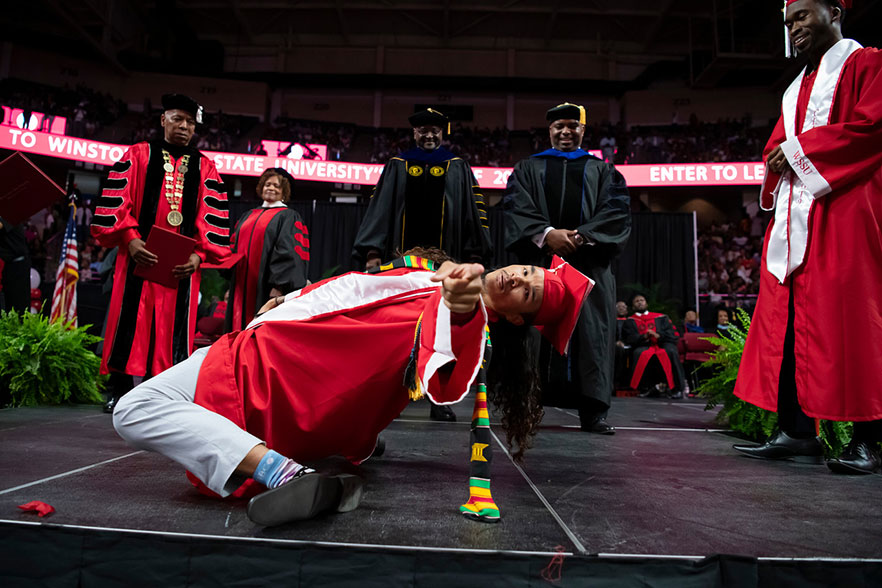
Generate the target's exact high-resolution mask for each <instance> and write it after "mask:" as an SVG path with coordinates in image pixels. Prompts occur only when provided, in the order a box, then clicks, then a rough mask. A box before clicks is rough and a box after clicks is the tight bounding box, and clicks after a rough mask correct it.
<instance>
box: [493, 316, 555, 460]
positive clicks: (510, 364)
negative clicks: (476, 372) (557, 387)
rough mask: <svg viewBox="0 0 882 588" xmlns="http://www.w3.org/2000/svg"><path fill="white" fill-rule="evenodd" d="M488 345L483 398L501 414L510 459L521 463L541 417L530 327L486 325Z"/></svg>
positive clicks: (536, 367) (507, 323)
mask: <svg viewBox="0 0 882 588" xmlns="http://www.w3.org/2000/svg"><path fill="white" fill-rule="evenodd" d="M490 342H491V344H492V347H491V354H490V365H489V366H488V368H487V398H488V399H489V400H490V401H491V402H492V403H493V404H494V405H495V406H496V407H497V408H498V409H499V410H500V411H501V412H502V426H503V428H504V429H505V440H506V443H507V444H508V447H509V449H514V448H515V446H516V447H517V450H516V451H513V452H512V457H513V458H514V460H515V461H517V462H519V463H520V462H523V459H524V452H525V451H526V450H527V449H529V448H530V446H531V445H532V444H533V437H534V436H535V435H536V431H537V429H538V428H539V423H540V422H542V417H543V416H545V410H544V409H543V408H542V389H541V385H540V380H539V368H538V365H539V364H538V357H537V355H536V348H537V345H536V344H535V341H534V340H533V337H532V334H531V327H530V325H527V324H524V325H521V326H517V325H513V324H512V323H510V322H508V321H506V320H504V319H500V320H498V321H496V322H491V323H490Z"/></svg>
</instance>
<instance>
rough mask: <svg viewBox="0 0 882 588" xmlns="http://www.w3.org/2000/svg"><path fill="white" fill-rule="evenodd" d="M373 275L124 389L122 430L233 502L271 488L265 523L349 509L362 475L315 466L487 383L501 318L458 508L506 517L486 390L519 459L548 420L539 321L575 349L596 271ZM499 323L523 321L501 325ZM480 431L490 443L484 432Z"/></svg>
mask: <svg viewBox="0 0 882 588" xmlns="http://www.w3.org/2000/svg"><path fill="white" fill-rule="evenodd" d="M436 268H437V271H435V270H436ZM374 271H375V272H376V273H373V274H364V273H359V272H351V273H348V274H344V275H343V276H339V277H336V278H330V279H328V280H324V281H322V282H319V283H317V284H313V285H310V286H307V287H306V288H304V289H302V290H300V291H298V292H293V293H291V294H289V295H287V296H284V297H283V296H280V297H278V298H277V299H273V300H271V301H269V302H268V303H267V304H266V305H264V307H263V308H262V309H261V310H262V312H263V314H261V315H259V316H258V317H257V318H255V320H254V321H252V322H251V324H250V325H249V326H248V328H247V329H245V330H244V331H241V332H239V333H231V334H229V335H226V336H224V337H223V338H221V339H220V340H219V341H218V342H216V343H215V344H214V345H212V347H211V348H209V349H200V350H198V351H197V352H196V353H194V354H193V356H191V357H190V358H189V359H188V360H187V361H185V362H183V363H181V364H178V365H176V366H174V367H173V368H171V369H170V370H168V371H167V372H165V373H163V374H160V375H159V376H157V377H155V378H153V379H151V380H149V381H147V382H144V383H142V384H141V385H140V386H139V387H138V388H136V389H135V390H134V391H132V393H130V394H128V395H127V396H126V397H124V398H123V399H121V400H120V403H119V405H118V406H117V410H116V411H115V413H114V426H115V428H116V430H117V432H119V434H120V435H121V436H122V437H123V438H124V439H126V441H128V442H129V443H130V444H131V445H133V446H135V447H140V448H144V449H150V450H153V451H157V452H159V453H162V454H164V455H166V456H168V457H169V458H171V459H173V460H175V461H177V462H178V463H180V464H181V465H183V466H184V467H186V468H187V469H188V470H189V472H191V474H192V479H193V480H194V482H198V484H199V485H200V486H201V487H203V488H204V487H207V488H209V489H211V490H212V491H214V492H215V493H217V494H220V495H222V496H227V495H230V494H232V493H235V494H236V495H239V494H241V493H243V492H245V491H246V490H247V489H248V488H249V487H251V488H252V489H262V487H261V485H262V486H266V487H267V488H270V491H269V492H264V493H263V494H260V495H258V496H255V497H254V498H253V499H252V500H251V502H250V503H249V508H248V515H249V517H250V518H251V519H252V520H253V521H254V522H257V523H259V524H264V525H269V524H279V523H282V522H288V521H292V520H300V519H303V518H309V517H311V516H313V515H314V514H316V513H317V512H320V511H322V510H338V511H346V510H351V509H352V508H355V507H356V506H357V504H358V500H359V497H360V487H361V485H360V482H359V481H358V480H354V479H352V477H351V476H346V475H342V476H335V477H322V476H320V475H319V474H317V473H315V472H314V471H312V470H309V469H308V468H306V467H305V466H303V465H302V462H304V461H307V462H308V461H310V460H315V459H318V458H322V457H327V456H330V455H342V456H345V457H347V458H348V459H349V460H351V461H352V462H354V463H359V462H361V461H363V460H365V459H367V458H368V457H370V456H371V454H372V453H373V452H374V450H375V447H376V446H377V436H378V434H379V433H380V431H382V430H383V429H384V428H385V427H386V426H387V425H388V424H389V423H390V422H391V421H392V420H393V419H394V418H395V417H397V416H398V415H399V414H400V412H401V410H402V409H403V408H404V407H405V405H406V404H407V402H408V401H409V400H410V399H412V398H415V397H416V396H418V395H420V394H425V395H427V396H428V397H429V398H430V399H431V400H433V401H434V402H437V403H439V404H444V405H448V404H453V403H456V402H459V401H460V400H462V399H463V398H464V397H465V395H466V394H467V393H468V392H469V389H470V387H471V386H472V385H473V384H475V383H476V382H479V383H480V384H484V383H485V382H483V381H481V380H480V377H481V373H482V372H483V369H482V363H483V361H485V360H487V357H486V354H485V351H486V349H487V328H488V321H489V323H490V325H491V326H490V337H491V338H493V339H494V340H495V342H494V351H493V357H492V358H490V359H489V367H488V369H487V375H488V378H487V380H486V388H487V392H484V391H483V390H482V389H481V388H480V386H479V388H478V390H477V396H476V404H475V412H474V417H475V418H474V422H473V431H472V439H473V443H472V461H473V462H477V463H473V467H472V469H471V471H470V473H471V476H470V500H469V502H468V503H467V504H466V505H463V507H462V509H461V512H463V514H465V515H466V516H469V518H477V519H479V520H493V519H494V518H495V519H498V509H497V508H496V507H495V504H494V503H493V501H492V498H491V496H490V490H489V477H488V473H489V472H488V471H487V470H486V469H482V467H480V466H483V465H486V466H489V459H488V458H489V445H490V439H489V430H488V429H486V428H487V426H488V424H489V423H488V417H487V406H486V397H487V393H489V396H490V398H491V400H493V401H494V403H495V404H496V405H497V406H498V407H499V408H500V411H501V412H502V422H503V423H504V424H505V427H506V434H507V438H508V440H509V443H510V444H512V442H514V445H516V446H517V451H516V452H514V453H513V457H515V458H516V459H519V458H520V456H522V455H523V452H524V450H525V449H526V447H527V446H528V445H529V440H530V438H531V436H532V435H533V433H534V432H535V430H536V427H537V426H538V423H539V421H540V420H541V416H542V406H541V404H540V403H539V390H538V381H539V378H538V372H537V369H536V361H535V357H533V358H532V359H530V357H531V356H529V355H527V354H525V353H527V352H528V351H529V350H530V349H532V346H531V344H530V343H531V338H530V336H529V324H528V323H530V324H533V325H536V326H537V327H538V328H539V330H540V332H541V333H542V335H543V336H544V337H546V338H547V339H548V340H550V341H551V342H552V343H553V344H554V346H555V347H556V348H557V349H559V351H560V352H565V351H566V348H567V345H568V343H569V339H570V336H571V334H572V332H573V329H574V327H575V325H576V320H577V317H578V314H579V309H580V308H581V305H582V301H583V300H584V298H585V296H586V295H587V293H588V291H589V290H590V287H591V280H589V279H588V278H587V277H585V276H584V275H582V274H580V273H579V272H578V271H576V270H575V269H573V268H572V267H571V266H569V265H568V264H566V263H565V262H563V260H560V259H559V258H556V259H555V265H554V266H553V267H552V269H549V270H543V269H542V268H537V267H536V266H523V265H513V266H508V267H505V268H502V269H499V270H494V271H492V272H488V273H486V274H484V273H482V272H483V267H482V266H481V265H479V264H463V265H458V264H453V263H451V262H449V261H447V262H445V263H444V264H443V265H441V266H440V268H438V267H437V266H436V265H435V264H433V263H432V262H431V261H429V260H427V259H424V258H417V257H413V256H409V257H406V258H404V259H402V260H398V261H396V262H393V263H390V264H388V265H381V266H380V267H379V268H377V269H376V270H374ZM502 325H507V328H510V329H512V330H508V331H505V332H502V331H497V330H496V328H497V327H501V326H502ZM517 329H519V331H517V333H516V331H515V330H517ZM494 333H497V334H499V336H498V337H497V334H494ZM518 350H520V351H522V353H518ZM482 423H483V424H482ZM481 427H483V428H484V429H485V431H484V433H486V435H485V436H484V442H483V443H481V441H480V439H481V436H480V435H481V433H482V432H481V431H475V430H474V429H475V428H481ZM249 478H250V480H249ZM243 482H244V483H245V484H244V485H243ZM253 482H258V483H259V484H258V485H254V483H253ZM493 511H495V516H494V514H493Z"/></svg>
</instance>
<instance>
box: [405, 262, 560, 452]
mask: <svg viewBox="0 0 882 588" xmlns="http://www.w3.org/2000/svg"><path fill="white" fill-rule="evenodd" d="M396 253H398V252H396ZM403 255H416V256H418V257H423V258H425V259H429V260H431V261H434V262H436V263H443V262H444V261H448V260H449V261H453V260H452V259H451V257H450V256H449V255H447V254H446V253H445V252H444V251H442V250H441V249H438V248H436V247H414V248H412V249H408V250H407V251H406V252H404V254H403ZM490 342H491V346H490V348H489V350H490V352H489V360H488V363H489V364H488V366H487V398H488V400H490V402H492V403H493V405H494V406H495V407H496V408H497V409H498V410H499V411H500V412H501V413H502V427H503V428H504V429H505V440H506V443H507V444H508V448H509V449H510V450H513V451H512V458H514V460H515V461H517V462H519V463H521V462H523V459H524V452H525V451H526V450H527V449H529V448H530V446H531V445H532V442H533V437H534V436H535V435H536V431H537V429H538V428H539V423H540V422H542V417H543V416H545V410H544V409H543V408H542V400H541V399H542V392H541V387H540V381H539V367H538V366H539V363H538V356H537V355H536V349H537V346H536V345H535V342H534V341H533V339H532V336H531V327H530V325H529V324H524V325H521V326H517V325H513V324H512V323H510V322H508V321H507V320H505V319H502V318H500V319H499V320H498V321H495V322H491V323H490ZM515 448H516V449H515Z"/></svg>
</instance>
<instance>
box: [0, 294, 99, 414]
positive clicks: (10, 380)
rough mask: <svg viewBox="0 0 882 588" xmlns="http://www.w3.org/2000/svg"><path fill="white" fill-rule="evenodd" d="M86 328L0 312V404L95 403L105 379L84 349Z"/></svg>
mask: <svg viewBox="0 0 882 588" xmlns="http://www.w3.org/2000/svg"><path fill="white" fill-rule="evenodd" d="M88 327H89V325H85V326H82V327H73V325H71V324H70V323H62V322H60V321H57V322H49V318H48V317H46V316H44V315H42V314H32V313H30V312H24V313H22V314H19V313H17V312H15V311H8V312H0V405H7V404H8V405H10V406H37V405H39V404H61V403H65V402H83V403H95V404H97V403H100V402H102V401H103V399H102V396H101V393H100V390H101V388H103V386H104V380H105V379H106V377H105V376H100V375H99V374H98V368H99V367H100V365H101V359H100V358H99V357H98V356H96V355H95V354H94V353H92V352H91V351H89V349H88V347H89V346H90V345H93V344H94V343H97V342H98V341H100V340H101V338H100V337H96V336H94V335H89V334H88V333H87V332H86V329H87V328H88Z"/></svg>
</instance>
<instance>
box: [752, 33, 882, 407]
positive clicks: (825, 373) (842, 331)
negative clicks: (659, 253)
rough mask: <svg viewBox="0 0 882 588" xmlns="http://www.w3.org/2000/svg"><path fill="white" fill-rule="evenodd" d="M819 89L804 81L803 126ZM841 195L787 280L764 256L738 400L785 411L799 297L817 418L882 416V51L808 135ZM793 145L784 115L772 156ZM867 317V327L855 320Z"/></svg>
mask: <svg viewBox="0 0 882 588" xmlns="http://www.w3.org/2000/svg"><path fill="white" fill-rule="evenodd" d="M810 91H811V84H809V83H805V84H803V86H802V88H801V90H800V94H799V101H798V104H797V108H796V112H797V121H796V128H797V129H801V128H802V127H803V120H804V118H805V112H806V104H807V102H808V93H809V92H810ZM797 136H798V140H799V144H800V145H801V147H802V149H803V151H804V156H805V159H807V160H808V161H809V162H810V163H811V164H812V165H813V166H814V168H815V169H816V170H817V172H818V173H819V174H820V175H821V176H822V177H823V179H824V180H826V182H827V183H828V184H829V186H830V188H831V191H830V192H829V193H827V194H826V195H823V196H819V197H816V198H815V200H814V201H813V204H812V207H811V209H810V211H809V217H808V219H809V222H808V229H807V231H808V242H807V248H806V252H805V261H804V263H803V264H802V265H801V266H800V267H799V268H798V269H796V270H795V271H794V272H793V273H792V274H791V275H790V276H789V277H788V278H787V279H785V280H784V283H783V284H781V283H779V282H778V280H777V279H776V278H775V277H774V276H773V275H772V274H771V273H770V272H769V271H768V269H767V268H766V258H767V252H768V247H769V236H770V234H771V232H772V226H771V225H770V227H769V229H768V231H767V232H766V240H765V246H764V250H763V268H762V271H761V277H760V291H759V298H758V300H757V308H756V312H755V314H754V317H753V320H752V322H751V327H750V331H749V334H748V337H747V342H746V344H745V348H744V354H743V356H742V360H741V367H740V370H739V373H738V380H737V382H736V384H735V394H736V395H737V396H738V397H740V398H742V399H743V400H746V401H747V402H750V403H752V404H755V405H756V406H759V407H761V408H764V409H766V410H772V411H774V410H777V397H778V378H779V375H780V371H781V360H782V356H783V351H782V346H783V342H784V333H785V330H786V327H787V304H788V297H789V295H790V290H791V289H792V290H793V296H794V305H795V306H794V308H795V315H794V319H793V320H794V331H795V345H794V351H795V356H796V388H797V393H798V397H799V404H800V406H801V407H802V409H803V410H804V411H805V413H806V414H808V415H809V416H812V417H815V418H822V419H829V420H840V421H866V420H876V419H882V370H880V364H879V361H880V360H879V358H880V357H882V52H880V51H879V50H877V49H873V48H866V49H859V50H858V51H856V52H855V53H853V54H852V55H851V56H850V57H848V59H847V61H846V62H845V64H844V65H843V67H842V70H841V74H840V77H839V79H838V83H837V85H836V90H835V95H834V96H833V103H832V108H831V110H830V117H829V120H828V124H826V125H823V126H817V127H815V128H812V129H810V130H807V131H804V132H800V133H799V134H798V135H797ZM784 140H785V132H784V120H783V118H782V119H779V121H778V124H777V126H776V127H775V130H774V131H773V133H772V137H771V138H770V139H769V143H768V144H767V146H766V149H765V154H766V155H767V154H768V153H769V152H770V151H771V150H772V149H774V148H775V147H776V146H777V145H779V144H780V143H781V142H782V141H784ZM855 316H860V317H862V318H861V320H860V321H859V323H855V321H854V320H853V319H854V317H855Z"/></svg>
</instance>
